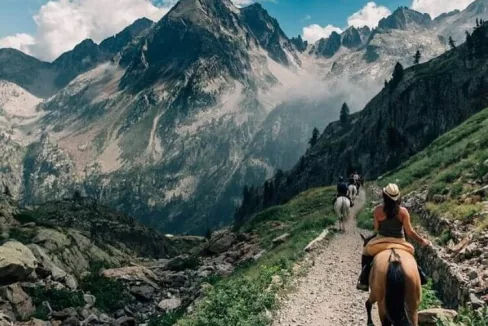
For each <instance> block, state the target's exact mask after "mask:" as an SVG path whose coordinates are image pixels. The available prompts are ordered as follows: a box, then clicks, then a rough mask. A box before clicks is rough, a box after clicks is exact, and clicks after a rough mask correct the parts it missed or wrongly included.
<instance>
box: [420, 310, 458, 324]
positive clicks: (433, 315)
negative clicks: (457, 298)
mask: <svg viewBox="0 0 488 326" xmlns="http://www.w3.org/2000/svg"><path fill="white" fill-rule="evenodd" d="M418 316H419V326H436V325H437V320H446V321H453V320H454V318H456V316H457V312H456V311H454V310H447V309H441V308H435V309H428V310H422V311H420V312H419V314H418Z"/></svg>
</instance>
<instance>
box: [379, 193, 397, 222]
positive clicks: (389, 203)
mask: <svg viewBox="0 0 488 326" xmlns="http://www.w3.org/2000/svg"><path fill="white" fill-rule="evenodd" d="M383 203H384V206H383V211H384V212H385V214H386V218H387V219H389V220H391V219H394V218H397V217H398V214H399V212H400V203H401V199H398V200H393V199H391V198H390V197H389V196H387V195H386V194H385V193H383Z"/></svg>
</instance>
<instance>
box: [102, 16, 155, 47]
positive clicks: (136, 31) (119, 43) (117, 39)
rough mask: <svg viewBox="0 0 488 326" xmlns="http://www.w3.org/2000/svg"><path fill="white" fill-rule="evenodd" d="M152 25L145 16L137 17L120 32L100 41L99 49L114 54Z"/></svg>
mask: <svg viewBox="0 0 488 326" xmlns="http://www.w3.org/2000/svg"><path fill="white" fill-rule="evenodd" d="M153 25H154V22H153V21H152V20H150V19H147V18H145V17H144V18H139V19H137V20H136V21H135V22H134V23H132V24H131V25H130V26H128V27H126V28H125V29H124V30H122V31H121V32H120V33H118V34H116V35H114V36H112V37H109V38H107V39H105V40H104V41H103V42H102V43H100V49H102V51H104V52H107V53H110V54H116V53H118V52H120V51H121V50H122V49H123V48H124V47H125V46H126V45H127V44H129V43H131V42H132V41H133V40H134V39H135V38H137V37H138V36H139V35H141V34H142V33H143V32H145V31H146V30H148V29H149V28H151V27H152V26H153Z"/></svg>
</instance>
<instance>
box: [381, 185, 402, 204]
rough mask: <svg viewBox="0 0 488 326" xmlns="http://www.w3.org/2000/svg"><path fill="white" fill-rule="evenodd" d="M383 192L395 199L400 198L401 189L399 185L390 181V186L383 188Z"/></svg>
mask: <svg viewBox="0 0 488 326" xmlns="http://www.w3.org/2000/svg"><path fill="white" fill-rule="evenodd" d="M383 192H384V193H385V195H387V196H388V197H390V198H391V199H392V200H394V201H397V200H398V199H400V189H398V186H397V185H396V184H394V183H390V184H389V185H388V186H386V187H385V188H383Z"/></svg>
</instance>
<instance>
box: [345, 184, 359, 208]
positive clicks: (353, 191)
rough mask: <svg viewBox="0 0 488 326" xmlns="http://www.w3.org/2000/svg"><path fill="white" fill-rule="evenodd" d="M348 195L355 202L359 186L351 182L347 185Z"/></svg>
mask: <svg viewBox="0 0 488 326" xmlns="http://www.w3.org/2000/svg"><path fill="white" fill-rule="evenodd" d="M347 195H348V196H349V198H351V201H352V203H353V204H354V201H355V200H356V197H357V196H358V188H356V186H355V185H354V184H352V183H351V184H350V185H349V186H348V187H347Z"/></svg>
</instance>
